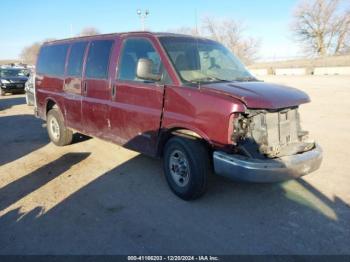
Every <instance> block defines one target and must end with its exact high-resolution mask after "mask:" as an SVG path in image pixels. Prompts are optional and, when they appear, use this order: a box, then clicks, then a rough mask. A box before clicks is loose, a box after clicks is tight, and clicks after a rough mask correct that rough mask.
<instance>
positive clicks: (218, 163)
mask: <svg viewBox="0 0 350 262" xmlns="http://www.w3.org/2000/svg"><path fill="white" fill-rule="evenodd" d="M213 159H214V161H213V162H214V170H215V173H216V174H218V175H222V176H225V177H228V178H231V179H234V180H239V181H247V182H261V183H269V182H279V181H284V180H289V179H294V178H298V177H301V176H304V175H307V174H309V173H311V172H313V171H315V170H317V169H318V168H319V167H320V165H321V162H322V148H321V147H320V146H319V145H316V146H315V147H314V148H313V149H312V150H310V151H307V152H304V153H300V154H296V155H292V156H284V157H280V158H275V159H263V160H262V159H252V158H247V157H244V156H241V155H230V154H227V153H224V152H221V151H215V152H214V154H213Z"/></svg>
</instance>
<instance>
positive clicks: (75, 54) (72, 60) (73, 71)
mask: <svg viewBox="0 0 350 262" xmlns="http://www.w3.org/2000/svg"><path fill="white" fill-rule="evenodd" d="M86 46H87V42H78V43H74V44H73V45H72V46H71V49H70V53H69V58H68V67H67V75H68V76H76V77H81V73H82V69H83V59H84V54H85V49H86Z"/></svg>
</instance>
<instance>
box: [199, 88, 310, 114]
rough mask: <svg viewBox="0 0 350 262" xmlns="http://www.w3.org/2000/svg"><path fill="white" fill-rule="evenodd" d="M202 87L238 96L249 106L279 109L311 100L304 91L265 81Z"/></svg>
mask: <svg viewBox="0 0 350 262" xmlns="http://www.w3.org/2000/svg"><path fill="white" fill-rule="evenodd" d="M201 89H202V90H203V89H204V90H206V91H209V92H217V93H221V94H226V95H229V96H232V97H234V98H237V99H239V100H241V101H242V102H243V103H244V104H245V105H246V106H247V107H248V108H259V109H279V108H286V107H292V106H298V105H300V104H303V103H308V102H310V97H309V96H308V95H307V94H306V93H304V92H303V91H300V90H298V89H295V88H292V87H287V86H282V85H276V84H270V83H265V82H231V83H213V84H205V85H202V86H201Z"/></svg>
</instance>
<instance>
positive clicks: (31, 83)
mask: <svg viewBox="0 0 350 262" xmlns="http://www.w3.org/2000/svg"><path fill="white" fill-rule="evenodd" d="M24 90H25V93H26V103H27V105H28V106H34V105H35V73H34V72H32V73H30V75H29V78H28V81H27V82H26V84H25V87H24Z"/></svg>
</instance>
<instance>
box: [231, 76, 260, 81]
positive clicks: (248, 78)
mask: <svg viewBox="0 0 350 262" xmlns="http://www.w3.org/2000/svg"><path fill="white" fill-rule="evenodd" d="M235 81H240V82H254V81H259V80H258V79H256V78H255V77H252V76H247V77H238V78H236V79H235Z"/></svg>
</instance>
